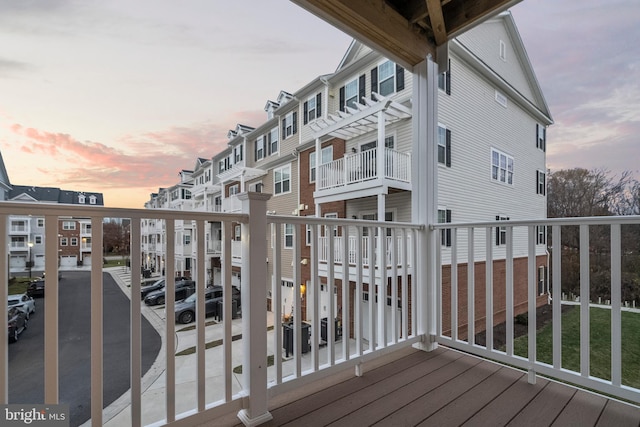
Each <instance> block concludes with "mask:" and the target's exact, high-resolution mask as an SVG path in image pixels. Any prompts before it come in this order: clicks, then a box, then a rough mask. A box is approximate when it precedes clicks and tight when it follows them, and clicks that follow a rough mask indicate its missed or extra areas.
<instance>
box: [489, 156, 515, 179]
mask: <svg viewBox="0 0 640 427" xmlns="http://www.w3.org/2000/svg"><path fill="white" fill-rule="evenodd" d="M491 179H493V180H494V181H498V182H503V183H505V184H509V185H513V157H511V156H509V155H507V154H505V153H503V152H501V151H498V150H496V149H494V148H492V149H491Z"/></svg>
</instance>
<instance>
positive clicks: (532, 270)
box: [527, 225, 538, 384]
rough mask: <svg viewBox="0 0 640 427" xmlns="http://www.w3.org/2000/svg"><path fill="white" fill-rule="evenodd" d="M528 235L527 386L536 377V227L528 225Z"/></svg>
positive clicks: (534, 381) (532, 382)
mask: <svg viewBox="0 0 640 427" xmlns="http://www.w3.org/2000/svg"><path fill="white" fill-rule="evenodd" d="M528 230H529V235H528V241H529V257H528V273H529V274H528V276H529V277H528V279H527V289H528V292H527V295H528V298H527V299H528V305H527V310H528V311H529V313H528V314H529V320H528V321H527V327H528V353H529V354H528V356H529V363H530V367H529V375H528V381H529V384H535V383H536V375H535V368H534V364H535V362H536V325H537V322H536V308H537V304H536V303H537V293H538V292H537V289H536V226H535V225H530V226H529V227H528Z"/></svg>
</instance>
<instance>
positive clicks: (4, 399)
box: [0, 214, 10, 405]
mask: <svg viewBox="0 0 640 427" xmlns="http://www.w3.org/2000/svg"><path fill="white" fill-rule="evenodd" d="M7 219H8V216H7V215H4V214H2V215H0V230H6V229H7V222H8V221H7ZM8 245H9V236H7V233H0V271H6V272H7V274H2V277H0V280H1V281H2V286H1V287H0V289H2V290H1V291H0V300H2V301H6V300H7V298H8V296H9V292H8V290H9V264H10V263H9V253H8V250H7V247H8ZM7 316H8V314H7V306H6V304H0V319H6V318H7ZM0 343H7V344H8V343H9V337H8V330H7V328H5V327H2V328H0ZM8 403H9V346H8V345H4V346H2V348H1V350H0V405H6V404H8Z"/></svg>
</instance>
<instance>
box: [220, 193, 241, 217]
mask: <svg viewBox="0 0 640 427" xmlns="http://www.w3.org/2000/svg"><path fill="white" fill-rule="evenodd" d="M240 211H242V203H241V202H240V200H239V199H238V196H237V195H236V194H234V195H231V196H229V197H225V198H224V199H222V210H221V211H220V212H231V213H233V212H240Z"/></svg>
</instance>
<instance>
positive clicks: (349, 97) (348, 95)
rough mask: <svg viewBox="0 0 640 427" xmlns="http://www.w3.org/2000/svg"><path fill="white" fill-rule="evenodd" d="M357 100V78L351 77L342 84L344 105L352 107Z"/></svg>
mask: <svg viewBox="0 0 640 427" xmlns="http://www.w3.org/2000/svg"><path fill="white" fill-rule="evenodd" d="M357 102H358V79H353V80H351V81H350V82H349V83H347V84H346V85H345V86H344V105H345V106H347V107H354V106H355V105H356V103H357Z"/></svg>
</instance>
